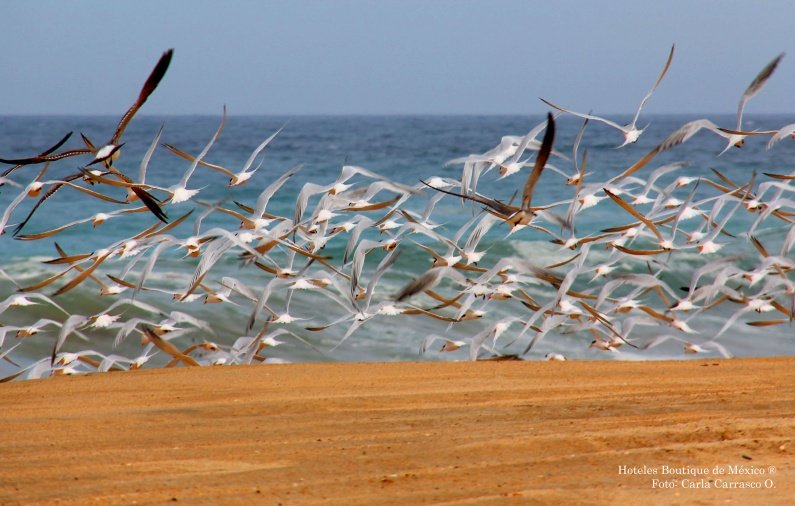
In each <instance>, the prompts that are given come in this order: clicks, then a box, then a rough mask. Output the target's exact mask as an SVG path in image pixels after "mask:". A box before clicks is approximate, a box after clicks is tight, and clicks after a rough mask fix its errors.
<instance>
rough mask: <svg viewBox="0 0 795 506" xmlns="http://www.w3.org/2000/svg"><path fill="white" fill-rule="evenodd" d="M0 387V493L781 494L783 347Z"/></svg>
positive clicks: (374, 496)
mask: <svg viewBox="0 0 795 506" xmlns="http://www.w3.org/2000/svg"><path fill="white" fill-rule="evenodd" d="M0 397H1V398H2V399H3V406H4V413H3V416H2V422H0V427H2V430H0V448H2V451H1V452H0V503H2V504H26V505H27V504H50V503H56V502H57V503H59V504H81V505H82V504H134V503H137V504H153V503H167V502H174V501H176V502H178V503H183V504H184V503H188V504H195V503H202V504H302V503H328V504H423V503H443V504H540V503H564V502H565V503H567V504H594V503H604V504H633V503H638V504H644V503H645V504H651V503H655V504H667V503H671V504H676V503H679V504H693V503H698V504H716V503H721V504H724V503H733V504H777V503H778V504H791V503H789V500H790V498H791V497H795V485H793V483H795V469H793V464H795V459H793V452H795V445H793V441H792V439H793V434H795V359H792V358H773V359H735V360H695V361H681V362H562V363H550V362H478V363H375V364H373V363H368V364H358V363H352V364H328V363H326V364H295V365H273V366H263V365H260V366H236V367H215V368H202V369H185V368H180V369H168V370H165V369H161V370H149V371H144V370H142V371H137V372H132V373H106V374H97V375H90V376H76V377H57V378H50V379H47V380H40V381H26V382H15V383H10V384H5V385H0ZM774 468H775V469H774ZM705 470H706V474H703V475H702V474H698V473H701V472H703V471H705ZM652 473H656V474H652ZM747 473H759V474H747ZM655 479H656V480H659V481H658V482H655V483H656V484H657V485H658V487H653V483H652V480H655ZM662 484H672V485H673V486H675V488H660V486H661V485H662ZM689 486H702V487H709V488H707V489H705V488H698V489H696V488H687V487H689ZM740 486H759V487H761V488H754V489H741V488H726V487H740ZM766 487H770V488H766Z"/></svg>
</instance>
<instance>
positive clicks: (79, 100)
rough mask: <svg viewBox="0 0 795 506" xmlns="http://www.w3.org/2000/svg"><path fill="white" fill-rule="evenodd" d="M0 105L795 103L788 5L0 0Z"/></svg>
mask: <svg viewBox="0 0 795 506" xmlns="http://www.w3.org/2000/svg"><path fill="white" fill-rule="evenodd" d="M0 19H2V24H3V28H2V30H0V46H1V47H2V51H0V63H1V64H2V68H3V70H4V72H3V78H2V81H0V90H2V101H1V102H0V114H28V113H35V114H47V113H85V114H96V113H108V114H120V113H121V112H123V111H124V110H125V109H126V108H127V107H128V106H129V105H130V103H131V102H132V101H133V99H134V97H135V96H136V95H137V93H138V90H139V89H140V86H141V85H142V84H143V81H144V80H145V79H146V76H147V75H148V74H149V71H150V70H151V68H152V67H153V66H154V64H155V62H156V61H157V59H158V58H159V56H160V54H161V53H162V52H163V51H164V50H166V49H167V48H170V47H173V48H174V50H175V51H174V59H173V61H172V64H171V68H170V69H169V71H168V74H167V75H166V77H165V79H164V80H163V82H162V83H161V85H160V87H159V88H158V89H157V91H156V92H155V94H154V95H152V97H151V98H150V101H149V102H148V103H147V104H146V106H145V108H144V109H143V110H142V111H141V114H146V113H149V114H155V113H158V114H159V113H165V114H171V113H188V114H193V113H196V114H218V113H219V112H220V110H221V107H222V105H223V104H227V105H228V108H229V112H230V114H314V113H320V114H370V113H372V114H378V113H434V114H437V113H456V114H458V113H478V114H480V113H486V114H489V113H495V114H499V113H516V114H527V113H540V112H543V111H545V110H546V106H544V104H542V103H541V102H540V101H539V100H538V98H537V97H539V96H542V97H544V98H548V99H550V100H552V101H553V102H557V103H559V104H561V105H565V106H569V107H572V108H574V109H577V110H588V109H592V110H593V111H594V113H597V114H609V113H629V112H632V111H634V108H635V107H636V106H637V104H638V102H639V101H640V99H641V98H642V96H643V95H644V94H645V93H646V92H647V91H648V89H649V88H650V87H651V85H652V83H653V82H654V80H655V79H656V77H657V75H658V73H659V72H660V70H661V69H662V66H663V64H664V62H665V58H666V56H667V53H668V50H669V49H670V47H671V44H672V43H676V46H677V49H676V51H677V52H676V55H675V57H674V61H673V64H672V65H671V69H670V71H669V73H668V75H667V76H666V78H665V80H664V81H663V82H662V84H661V85H660V88H659V89H658V90H657V93H656V94H655V95H654V96H653V97H652V99H651V100H650V101H649V103H648V104H647V108H646V110H647V111H648V112H682V113H698V112H701V113H720V112H726V113H733V112H734V111H736V108H737V102H738V100H739V97H740V95H741V94H742V92H743V90H744V89H745V87H746V86H748V84H749V83H750V82H751V80H752V79H753V78H754V76H755V75H756V74H757V73H758V72H759V70H761V69H762V67H764V65H766V64H767V63H768V62H769V61H770V60H771V59H773V58H774V57H775V56H776V55H777V54H778V53H780V52H789V53H791V54H789V55H788V56H787V57H785V58H784V60H783V61H782V63H781V65H780V66H779V69H778V71H777V73H776V75H775V76H774V77H773V79H772V80H771V81H770V82H769V83H768V86H767V87H766V88H765V89H764V90H763V91H762V92H761V93H760V94H759V95H758V96H757V97H756V98H754V99H753V101H751V102H750V103H749V105H748V107H747V109H746V110H747V112H749V113H752V112H795V107H793V92H792V90H793V89H795V51H792V49H793V47H792V46H793V44H794V43H795V42H793V41H795V38H793V35H792V30H793V23H794V22H795V2H790V1H783V0H782V1H748V0H744V1H737V0H708V1H684V0H675V1H662V0H649V1H646V0H630V1H627V0H619V1H609V2H598V1H590V0H569V1H565V0H564V1H554V2H553V1H548V2H547V1H544V2H541V1H537V2H534V1H507V0H506V1H482V2H474V1H449V0H436V1H433V0H419V1H415V0H400V1H363V0H346V1H290V2H287V1H280V2H276V1H229V0H225V1H218V0H213V1H190V2H188V1H166V0H134V1H54V0H49V1H35V2H33V1H28V0H25V1H21V0H2V1H0Z"/></svg>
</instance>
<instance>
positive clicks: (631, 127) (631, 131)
mask: <svg viewBox="0 0 795 506" xmlns="http://www.w3.org/2000/svg"><path fill="white" fill-rule="evenodd" d="M674 47H675V45H673V46H671V52H670V53H668V60H667V61H666V62H665V67H663V70H662V72H661V73H660V77H658V78H657V81H655V82H654V86H652V88H651V90H649V92H648V93H647V94H646V96H645V97H643V100H641V101H640V105H638V109H637V111H635V116H634V117H633V118H632V121H631V122H630V123H629V124H627V125H624V126H621V125H619V124H618V123H616V122H614V121H610V120H608V119H605V118H601V117H599V116H593V115H591V114H583V113H579V112H574V111H570V110H568V109H564V108H563V107H560V106H557V105H555V104H553V103H552V102H550V101H549V100H545V99H543V98H542V99H541V101H542V102H544V103H545V104H547V105H548V106H550V107H552V108H554V109H557V110H559V111H562V112H565V113H568V114H572V115H574V116H578V117H580V118H585V119H592V120H594V121H600V122H602V123H604V124H606V125H608V126H611V127H613V128H615V129H617V130H619V131H621V133H623V134H624V143H623V144H621V145H620V146H618V147H619V148H622V147H624V146H626V145H627V144H633V143H635V142H637V140H638V138H639V137H640V134H642V133H643V131H644V130H645V128H638V126H637V123H638V117H639V116H640V110H641V109H643V106H644V104H646V101H647V100H649V97H651V95H652V93H654V90H656V89H657V86H659V85H660V81H662V79H663V77H665V73H666V72H668V67H670V66H671V60H673V57H674Z"/></svg>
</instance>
